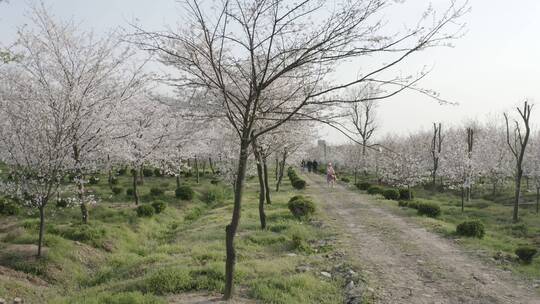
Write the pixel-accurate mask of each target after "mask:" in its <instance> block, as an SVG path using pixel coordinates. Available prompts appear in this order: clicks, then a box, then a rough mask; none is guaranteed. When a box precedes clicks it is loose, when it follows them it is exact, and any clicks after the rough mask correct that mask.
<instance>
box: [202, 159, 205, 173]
mask: <svg viewBox="0 0 540 304" xmlns="http://www.w3.org/2000/svg"><path fill="white" fill-rule="evenodd" d="M205 174H206V162H205V161H203V162H202V175H203V176H204V175H205Z"/></svg>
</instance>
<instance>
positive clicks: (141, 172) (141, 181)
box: [139, 165, 144, 185]
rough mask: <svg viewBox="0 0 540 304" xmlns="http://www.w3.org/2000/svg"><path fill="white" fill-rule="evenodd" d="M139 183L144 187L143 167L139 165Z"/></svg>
mask: <svg viewBox="0 0 540 304" xmlns="http://www.w3.org/2000/svg"><path fill="white" fill-rule="evenodd" d="M139 183H141V185H144V165H141V168H140V169H139Z"/></svg>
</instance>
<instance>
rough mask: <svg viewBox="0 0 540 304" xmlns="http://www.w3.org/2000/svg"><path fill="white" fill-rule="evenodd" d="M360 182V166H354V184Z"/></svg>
mask: <svg viewBox="0 0 540 304" xmlns="http://www.w3.org/2000/svg"><path fill="white" fill-rule="evenodd" d="M356 183H358V168H357V167H356V166H354V184H355V185H356Z"/></svg>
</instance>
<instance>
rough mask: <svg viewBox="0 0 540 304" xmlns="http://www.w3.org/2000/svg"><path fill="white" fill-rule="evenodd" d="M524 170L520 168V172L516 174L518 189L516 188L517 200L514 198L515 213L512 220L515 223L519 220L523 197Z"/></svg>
mask: <svg viewBox="0 0 540 304" xmlns="http://www.w3.org/2000/svg"><path fill="white" fill-rule="evenodd" d="M522 175H523V172H522V171H521V170H520V169H518V174H517V175H516V189H515V200H514V213H513V214H512V220H513V222H514V223H517V222H518V221H519V198H520V197H521V176H522Z"/></svg>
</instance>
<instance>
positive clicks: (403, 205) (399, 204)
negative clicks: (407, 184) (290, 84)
mask: <svg viewBox="0 0 540 304" xmlns="http://www.w3.org/2000/svg"><path fill="white" fill-rule="evenodd" d="M398 206H400V207H408V206H409V202H408V201H399V202H398Z"/></svg>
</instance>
